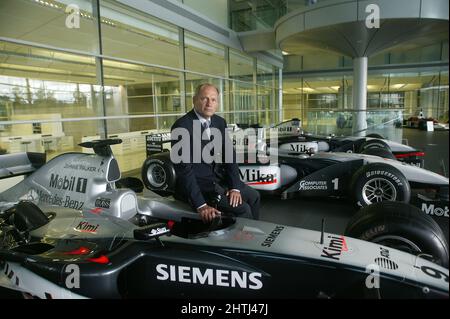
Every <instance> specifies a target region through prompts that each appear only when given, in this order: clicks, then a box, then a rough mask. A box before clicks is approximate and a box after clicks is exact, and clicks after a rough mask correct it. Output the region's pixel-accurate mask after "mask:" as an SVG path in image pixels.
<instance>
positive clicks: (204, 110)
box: [193, 86, 219, 118]
mask: <svg viewBox="0 0 450 319" xmlns="http://www.w3.org/2000/svg"><path fill="white" fill-rule="evenodd" d="M193 101H194V108H195V110H196V111H197V113H199V114H200V115H201V116H203V117H205V118H210V117H211V116H213V115H214V113H216V111H217V105H218V104H219V96H218V94H217V90H216V88H214V87H212V86H205V87H203V88H202V89H201V90H200V93H199V94H198V96H196V97H194V100H193Z"/></svg>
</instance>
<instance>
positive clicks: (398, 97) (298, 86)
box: [283, 70, 449, 141]
mask: <svg viewBox="0 0 450 319" xmlns="http://www.w3.org/2000/svg"><path fill="white" fill-rule="evenodd" d="M352 84H353V83H352V76H351V75H342V76H334V77H331V76H308V77H306V76H305V77H303V78H296V77H294V76H288V77H286V76H285V77H284V81H283V93H284V94H283V117H284V120H287V119H290V118H294V117H297V118H301V119H302V122H303V126H304V127H305V129H307V130H310V131H312V132H315V133H323V134H338V135H348V134H353V133H354V132H353V130H352V125H353V121H352V118H353V115H354V112H355V110H353V107H352V90H353V85H352ZM367 90H368V96H367V109H368V116H367V125H368V130H367V133H368V134H369V133H382V132H383V130H384V131H386V130H388V131H389V132H390V133H389V134H391V137H394V138H395V139H397V140H400V141H401V134H399V133H398V132H397V133H396V132H394V131H395V130H394V131H392V128H397V129H398V128H401V123H402V122H403V119H407V118H409V117H411V116H418V115H419V114H420V113H422V114H423V116H425V117H433V118H435V119H438V120H439V121H442V122H447V121H448V105H449V104H448V71H446V70H443V71H434V72H407V73H406V72H405V73H404V72H392V71H391V72H386V73H381V74H380V72H379V71H376V72H369V77H368V85H367ZM391 131H392V132H391ZM386 134H388V133H385V134H383V135H384V136H386ZM394 138H393V139H394Z"/></svg>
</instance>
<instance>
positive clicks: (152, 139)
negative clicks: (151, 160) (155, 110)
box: [145, 132, 171, 157]
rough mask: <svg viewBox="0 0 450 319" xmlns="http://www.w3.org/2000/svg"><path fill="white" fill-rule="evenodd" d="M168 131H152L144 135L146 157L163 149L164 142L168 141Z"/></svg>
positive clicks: (169, 140)
mask: <svg viewBox="0 0 450 319" xmlns="http://www.w3.org/2000/svg"><path fill="white" fill-rule="evenodd" d="M170 142H171V139H170V132H163V133H152V134H149V135H146V136H145V149H146V152H147V157H149V156H150V155H153V154H156V153H161V152H162V151H164V144H167V143H170Z"/></svg>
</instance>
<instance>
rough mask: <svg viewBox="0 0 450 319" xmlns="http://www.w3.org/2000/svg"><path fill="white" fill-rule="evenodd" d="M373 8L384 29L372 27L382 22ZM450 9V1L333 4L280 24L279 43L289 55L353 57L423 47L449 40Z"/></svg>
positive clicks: (338, 0)
mask: <svg viewBox="0 0 450 319" xmlns="http://www.w3.org/2000/svg"><path fill="white" fill-rule="evenodd" d="M373 5H376V8H377V9H379V18H380V19H379V22H380V23H379V28H368V27H367V25H366V20H369V21H372V22H373V20H372V18H373V17H376V16H375V15H374V12H375V11H373V8H374V6H373ZM448 10H449V2H448V0H369V1H367V0H364V1H362V0H329V1H324V2H323V3H319V4H316V5H313V6H310V7H307V8H306V9H301V10H298V11H294V12H291V13H290V14H288V15H286V16H284V17H282V18H281V19H280V20H278V21H277V23H276V24H275V37H276V44H277V46H278V48H280V49H281V50H283V51H285V52H288V53H289V54H299V55H301V54H305V53H306V52H311V50H324V51H327V52H330V51H331V52H335V53H337V54H341V55H346V56H349V57H363V56H366V57H368V56H372V55H374V54H377V53H380V52H381V51H384V50H387V49H393V48H395V47H396V46H399V45H406V44H407V45H408V47H410V48H413V47H419V46H424V45H427V44H430V43H436V42H439V41H441V40H443V39H447V38H448V31H449V27H448V15H449V14H448ZM369 26H370V25H369Z"/></svg>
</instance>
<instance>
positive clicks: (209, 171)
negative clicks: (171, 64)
mask: <svg viewBox="0 0 450 319" xmlns="http://www.w3.org/2000/svg"><path fill="white" fill-rule="evenodd" d="M194 121H198V125H201V124H200V120H199V119H198V117H197V115H196V114H195V112H194V110H191V111H190V112H188V113H186V114H185V115H184V116H183V117H181V118H179V119H178V120H177V121H176V122H175V123H174V124H173V125H172V128H171V131H172V133H173V130H174V129H176V128H184V129H186V130H187V131H188V132H189V143H190V144H189V147H187V145H186V144H183V146H184V147H186V148H187V149H189V151H190V153H189V161H187V162H184V161H181V163H178V164H177V163H174V167H175V173H176V176H177V181H176V186H175V191H176V195H177V197H178V198H180V199H183V200H185V201H188V202H190V203H191V205H192V206H194V208H197V207H199V206H201V205H203V204H205V203H206V199H205V194H207V193H212V192H214V189H215V184H217V183H219V184H221V185H224V186H227V187H228V188H229V189H238V190H242V187H243V183H242V182H241V180H240V178H239V168H238V165H237V163H236V160H235V159H236V154H235V152H234V149H232V156H233V157H232V158H233V163H225V145H226V144H225V139H228V142H229V143H231V142H230V139H229V137H228V133H227V132H226V127H227V123H226V121H225V120H224V119H223V118H221V117H220V116H217V115H213V116H212V117H211V129H212V128H216V129H218V130H219V131H220V133H221V138H222V149H221V150H219V151H220V152H221V154H219V156H220V157H221V158H222V163H223V165H222V167H221V168H222V169H223V170H224V176H225V178H221V177H219V175H218V174H216V172H215V169H217V167H216V163H215V162H212V163H207V162H205V161H204V159H203V157H202V156H201V154H196V155H195V156H196V157H197V159H198V158H199V157H200V162H198V161H197V162H198V163H194V161H193V159H194V140H195V142H196V143H199V142H200V140H201V135H200V134H199V132H198V130H197V131H196V132H194V128H193V127H194ZM203 131H204V129H203V128H202V129H201V131H200V132H201V133H203ZM180 140H182V138H181V137H178V138H177V137H176V136H173V135H172V154H171V155H172V156H173V155H174V152H176V151H174V145H175V144H176V143H182V142H180ZM184 142H187V141H186V140H184ZM209 142H210V141H209V140H206V141H205V140H201V143H200V144H201V149H202V150H203V148H204V147H205V146H206V144H208V143H209ZM197 145H198V144H197ZM228 145H232V144H228ZM185 150H186V149H185ZM195 151H197V152H198V149H197V150H195ZM215 151H216V155H217V154H218V152H217V151H218V150H217V149H215ZM228 151H230V150H228ZM178 155H181V152H179V153H178Z"/></svg>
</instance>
